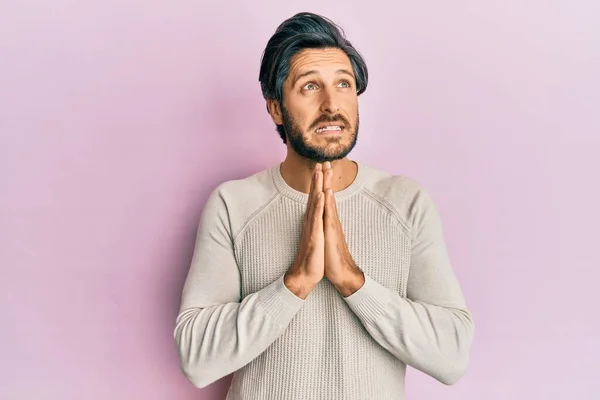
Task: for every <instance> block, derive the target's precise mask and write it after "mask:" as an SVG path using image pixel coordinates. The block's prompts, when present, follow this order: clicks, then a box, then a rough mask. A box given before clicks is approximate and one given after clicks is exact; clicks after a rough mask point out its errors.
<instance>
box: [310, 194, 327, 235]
mask: <svg viewBox="0 0 600 400" xmlns="http://www.w3.org/2000/svg"><path fill="white" fill-rule="evenodd" d="M324 210H325V193H323V192H321V193H319V194H318V195H317V197H316V202H315V207H314V212H313V218H312V227H313V232H323V213H324Z"/></svg>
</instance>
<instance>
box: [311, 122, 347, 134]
mask: <svg viewBox="0 0 600 400" xmlns="http://www.w3.org/2000/svg"><path fill="white" fill-rule="evenodd" d="M343 129H344V127H343V126H342V125H335V124H334V125H325V126H320V127H318V128H317V130H316V132H317V133H321V132H327V131H341V130H343Z"/></svg>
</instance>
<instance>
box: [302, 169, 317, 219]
mask: <svg viewBox="0 0 600 400" xmlns="http://www.w3.org/2000/svg"><path fill="white" fill-rule="evenodd" d="M316 180H317V171H316V170H314V171H313V173H312V175H311V179H310V189H309V190H308V200H307V202H306V212H305V213H304V220H305V221H306V220H308V218H309V217H310V210H311V209H312V204H313V200H314V196H313V191H314V187H315V181H316Z"/></svg>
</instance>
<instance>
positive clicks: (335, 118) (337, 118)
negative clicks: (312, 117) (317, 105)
mask: <svg viewBox="0 0 600 400" xmlns="http://www.w3.org/2000/svg"><path fill="white" fill-rule="evenodd" d="M323 122H341V123H343V124H344V126H345V127H346V128H348V127H349V126H350V122H348V120H347V119H346V118H344V116H343V115H340V114H335V115H327V114H323V115H321V116H320V117H319V118H318V119H317V120H316V121H315V122H313V123H312V125H311V126H310V130H313V129H315V128H316V127H317V125H319V124H320V123H323Z"/></svg>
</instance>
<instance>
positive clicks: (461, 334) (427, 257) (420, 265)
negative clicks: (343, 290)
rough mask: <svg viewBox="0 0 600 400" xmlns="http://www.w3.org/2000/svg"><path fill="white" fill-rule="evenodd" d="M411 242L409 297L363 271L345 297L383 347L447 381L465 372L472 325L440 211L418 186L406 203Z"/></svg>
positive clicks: (451, 380)
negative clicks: (361, 278) (360, 279)
mask: <svg viewBox="0 0 600 400" xmlns="http://www.w3.org/2000/svg"><path fill="white" fill-rule="evenodd" d="M409 221H411V223H412V230H411V236H412V248H411V263H410V268H409V277H408V283H407V297H406V298H404V297H402V296H401V295H400V294H399V293H397V292H395V291H393V290H390V289H388V288H386V287H384V286H382V285H381V284H379V283H378V282H376V281H375V280H373V279H372V278H371V277H369V276H367V275H365V283H364V284H363V286H362V287H361V288H360V289H359V290H358V291H356V292H355V293H353V294H352V295H350V296H348V297H346V298H345V300H346V302H347V304H348V306H349V307H350V308H351V309H352V310H353V311H354V313H355V314H356V315H357V316H358V318H359V319H360V320H361V322H362V323H363V325H364V326H365V328H366V330H367V331H368V332H369V334H370V335H371V336H372V337H373V339H375V340H376V341H377V342H378V343H379V344H380V345H381V346H382V347H384V348H385V349H386V350H388V351H389V352H390V353H392V354H393V355H394V356H395V357H397V358H398V359H400V360H402V361H403V362H404V363H406V364H407V365H410V366H412V367H414V368H416V369H418V370H420V371H422V372H424V373H426V374H428V375H430V376H431V377H433V378H435V379H436V380H438V381H440V382H442V383H444V384H446V385H451V384H453V383H455V382H457V381H458V380H459V379H460V378H461V377H462V375H463V374H464V373H465V371H466V368H467V364H468V361H469V353H470V347H471V343H472V338H473V332H474V325H473V320H472V317H471V314H470V312H469V311H468V309H467V306H466V304H465V300H464V298H463V294H462V291H461V288H460V286H459V283H458V281H457V279H456V276H455V275H454V273H453V271H452V267H451V264H450V260H449V257H448V254H447V250H446V244H445V241H444V237H443V232H442V223H441V220H440V216H439V214H438V211H437V209H436V206H435V204H434V203H433V201H432V199H431V197H430V196H429V195H428V194H427V193H426V192H425V191H424V190H420V191H419V193H418V194H417V195H416V197H415V199H414V200H413V202H412V204H411V207H410V215H409Z"/></svg>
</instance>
